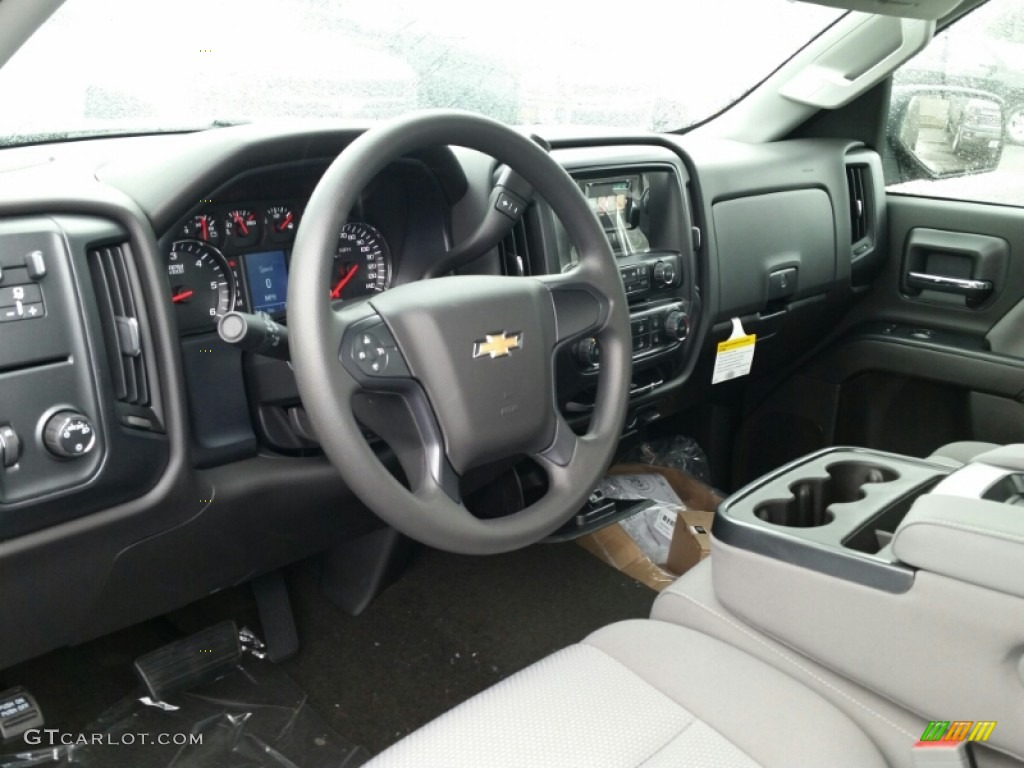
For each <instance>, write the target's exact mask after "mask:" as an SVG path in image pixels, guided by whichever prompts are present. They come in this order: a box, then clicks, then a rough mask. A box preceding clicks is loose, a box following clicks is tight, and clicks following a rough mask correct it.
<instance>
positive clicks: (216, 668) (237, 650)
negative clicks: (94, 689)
mask: <svg viewBox="0 0 1024 768" xmlns="http://www.w3.org/2000/svg"><path fill="white" fill-rule="evenodd" d="M241 658H242V647H241V645H240V644H239V642H238V629H237V628H236V627H235V622H233V621H222V622H221V623H220V624H214V625H213V626H212V627H207V628H206V629H204V630H201V631H199V632H196V633H195V634H194V635H191V636H189V637H186V638H184V639H182V640H176V641H175V642H173V643H169V644H167V645H165V646H164V647H163V648H157V649H156V650H155V651H151V652H150V653H147V654H145V655H144V656H140V657H139V658H137V659H136V660H135V664H134V667H135V673H136V674H137V675H138V676H139V679H140V680H141V681H142V684H143V685H144V686H145V687H146V691H147V692H148V693H149V696H150V698H151V699H153V700H154V701H163V700H164V699H165V697H167V696H169V695H170V694H172V693H176V692H178V691H185V690H189V689H190V688H195V687H196V686H199V685H202V684H203V683H208V682H210V681H212V680H215V679H216V678H218V677H219V676H220V675H222V674H223V673H225V672H227V671H229V670H231V669H232V668H233V667H234V666H235V665H237V664H238V662H239V661H240V660H241Z"/></svg>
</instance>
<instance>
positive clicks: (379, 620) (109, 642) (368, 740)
mask: <svg viewBox="0 0 1024 768" xmlns="http://www.w3.org/2000/svg"><path fill="white" fill-rule="evenodd" d="M318 573H319V571H318V568H317V565H316V563H315V561H310V562H307V563H302V564H299V565H297V566H295V567H293V568H291V569H289V570H288V573H287V576H288V582H289V586H290V592H291V598H292V603H293V607H294V609H295V614H296V620H297V623H298V627H299V635H300V638H301V642H302V650H301V651H300V653H299V654H298V656H296V657H295V658H293V659H292V660H290V661H287V662H285V663H284V664H283V665H281V666H282V667H283V669H284V670H285V671H286V672H287V673H288V674H289V675H290V676H291V677H292V679H294V680H295V681H296V682H297V683H298V685H299V686H300V687H302V688H303V689H304V690H305V691H306V693H307V694H308V695H309V701H310V704H311V705H312V706H313V708H314V709H315V710H316V711H317V712H318V713H319V714H320V715H321V717H323V719H324V720H326V721H327V723H328V724H329V725H330V726H332V727H333V728H334V729H335V730H336V731H337V732H338V733H339V734H341V735H342V736H343V737H344V738H346V739H347V740H349V741H351V742H354V743H356V744H361V745H363V746H365V747H367V748H368V749H369V750H370V751H371V752H374V753H376V752H379V751H380V750H382V749H384V748H385V747H387V746H388V745H389V744H391V743H393V742H395V741H396V740H397V739H399V738H400V737H402V736H403V735H405V734H406V733H408V732H410V731H412V730H414V729H416V728H417V727H419V726H420V725H422V724H424V723H425V722H427V721H429V720H431V719H432V718H434V717H436V716H437V715H439V714H441V713H442V712H444V711H446V710H447V709H449V708H450V707H452V706H454V705H455V704H458V703H459V702H460V701H463V700H465V699H466V698H468V697H470V696H472V695H473V694H475V693H477V692H479V691H481V690H483V689H484V688H487V687H488V686H490V685H492V684H493V683H495V682H497V681H498V680H501V679H502V678H504V677H507V676H508V675H510V674H512V673H513V672H515V671H517V670H519V669H522V668H523V667H525V666H526V665H528V664H530V663H531V662H533V661H536V660H537V659H539V658H541V657H542V656H544V655H546V654H548V653H551V652H552V651H554V650H557V649H558V648H562V647H564V646H566V645H568V644H570V643H573V642H576V641H578V640H580V639H582V638H583V637H585V636H586V635H587V634H588V633H589V632H591V631H593V630H595V629H597V628H598V627H601V626H604V625H605V624H609V623H611V622H613V621H618V620H621V619H627V618H637V617H643V616H646V615H647V614H648V613H649V611H650V607H651V603H652V602H653V600H654V592H652V591H651V590H649V589H648V588H647V587H645V586H643V585H641V584H639V583H637V582H636V581H634V580H632V579H630V578H629V577H626V576H623V575H622V574H620V573H618V572H617V571H615V570H613V569H612V568H610V567H608V566H606V565H604V564H603V563H601V562H599V561H598V560H596V559H595V558H594V557H592V556H591V555H589V554H588V553H586V552H585V551H583V550H582V549H581V548H579V547H577V546H575V545H573V544H560V545H538V546H534V547H529V548H527V549H524V550H520V551H518V552H513V553H509V554H506V555H497V556H493V557H464V556H458V555H452V554H448V553H442V552H438V551H436V550H431V549H425V548H424V549H421V550H419V551H418V552H417V553H416V555H415V556H414V557H413V559H412V562H411V563H410V565H409V568H408V570H407V572H406V573H405V574H404V576H403V577H402V579H401V580H400V581H399V582H397V583H396V584H394V585H392V586H391V587H389V588H388V589H387V590H386V591H385V592H384V593H383V594H382V595H381V596H380V597H379V598H378V599H377V600H376V601H375V602H374V603H373V604H372V605H371V606H370V607H369V608H368V609H367V610H366V611H365V612H364V613H363V615H361V616H358V617H352V616H348V615H346V614H344V613H342V612H341V611H339V610H337V609H336V608H335V607H334V606H333V605H332V604H330V603H329V602H328V601H327V600H325V599H324V598H323V597H322V596H321V594H320V592H319V590H318V589H317V579H318ZM256 616H257V614H256V609H255V604H254V602H253V600H252V598H251V595H250V593H249V591H248V590H247V589H245V588H239V589H232V590H226V591H224V592H222V593H218V594H216V595H212V596H211V597H209V598H206V599H205V600H203V601H201V602H199V603H197V604H195V605H193V606H190V607H189V608H187V609H184V610H183V611H180V612H177V613H176V614H174V615H172V616H170V617H167V618H163V619H158V620H154V621H150V622H147V623H145V624H142V625H139V626H137V627H133V628H131V629H128V630H125V631H123V632H119V633H116V634H114V635H111V636H108V637H105V638H102V639H100V640H97V641H94V642H91V643H87V644H85V645H82V646H79V647H77V648H69V649H63V650H60V651H56V652H54V653H51V654H48V655H47V656H45V657H42V658H40V659H36V660H33V661H30V662H27V663H25V664H22V665H19V666H18V667H14V668H11V669H8V670H4V671H3V672H0V683H3V684H6V685H24V686H27V687H29V689H30V690H31V691H32V692H33V693H35V694H36V696H37V698H38V699H39V701H40V703H41V705H42V707H43V710H44V712H45V714H46V716H47V725H48V727H54V728H61V729H62V730H65V731H70V732H77V731H79V730H80V729H81V728H82V727H83V726H84V725H86V724H87V723H88V722H89V721H90V720H91V719H92V718H94V717H95V716H97V715H98V714H99V713H100V712H101V711H103V710H104V709H105V708H106V707H108V706H109V705H111V704H113V703H114V702H116V701H117V700H118V699H119V698H121V697H122V696H124V695H126V694H128V693H129V692H131V691H132V689H133V687H134V678H133V676H132V672H131V661H132V659H133V658H134V657H135V656H137V655H139V654H141V653H144V652H146V651H148V650H151V649H153V648H156V647H159V646H160V645H162V644H163V643H166V642H168V641H170V640H172V639H174V638H175V637H177V636H180V635H181V634H182V633H188V632H191V631H195V630H196V629H200V628H202V627H203V626H207V625H209V624H212V623H214V622H216V621H218V620H221V619H225V618H232V619H234V620H235V621H236V622H237V623H238V624H239V625H240V626H242V625H249V626H250V627H252V628H253V629H255V630H256V631H257V632H258V633H259V632H260V629H259V624H258V620H257V618H256Z"/></svg>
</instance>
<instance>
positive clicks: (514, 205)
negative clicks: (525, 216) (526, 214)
mask: <svg viewBox="0 0 1024 768" xmlns="http://www.w3.org/2000/svg"><path fill="white" fill-rule="evenodd" d="M494 207H495V209H497V210H498V211H500V212H501V213H504V214H505V215H506V216H508V217H509V218H510V219H513V220H514V219H518V218H519V217H520V216H521V215H522V213H523V210H524V209H525V208H526V203H524V202H523V201H522V200H520V199H519V198H518V197H516V196H515V195H512V194H509V193H508V192H499V193H498V199H497V200H495V201H494Z"/></svg>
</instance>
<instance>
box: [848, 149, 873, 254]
mask: <svg viewBox="0 0 1024 768" xmlns="http://www.w3.org/2000/svg"><path fill="white" fill-rule="evenodd" d="M870 173H871V172H870V170H869V169H868V167H867V166H866V165H848V166H847V167H846V183H847V186H848V187H849V190H850V242H851V243H854V244H856V243H859V242H860V241H861V240H863V239H864V238H865V237H867V236H868V235H869V234H870V232H871V220H870V211H871V208H870V202H871V201H870V199H869V197H868V187H869V183H868V181H867V180H868V179H869V178H870ZM854 255H856V253H855V254H854Z"/></svg>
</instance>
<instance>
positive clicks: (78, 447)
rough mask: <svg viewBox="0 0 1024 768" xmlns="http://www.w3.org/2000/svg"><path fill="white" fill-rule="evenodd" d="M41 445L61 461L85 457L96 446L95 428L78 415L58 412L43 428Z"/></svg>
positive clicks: (69, 412)
mask: <svg viewBox="0 0 1024 768" xmlns="http://www.w3.org/2000/svg"><path fill="white" fill-rule="evenodd" d="M43 443H44V444H45V445H46V449H47V450H48V451H49V452H50V453H52V454H53V455H54V456H60V457H61V458H63V459H74V458H77V457H79V456H85V454H87V453H89V451H91V450H92V449H93V448H94V447H95V446H96V428H95V427H94V426H93V424H92V422H91V421H89V419H88V418H87V417H85V416H83V415H82V414H80V413H75V412H74V411H59V412H57V413H55V414H54V415H53V416H51V417H50V418H49V420H48V421H47V422H46V426H45V427H43Z"/></svg>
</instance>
